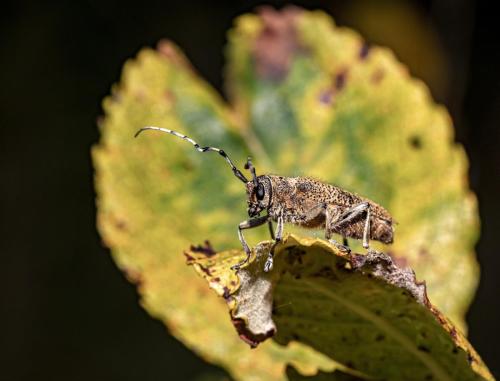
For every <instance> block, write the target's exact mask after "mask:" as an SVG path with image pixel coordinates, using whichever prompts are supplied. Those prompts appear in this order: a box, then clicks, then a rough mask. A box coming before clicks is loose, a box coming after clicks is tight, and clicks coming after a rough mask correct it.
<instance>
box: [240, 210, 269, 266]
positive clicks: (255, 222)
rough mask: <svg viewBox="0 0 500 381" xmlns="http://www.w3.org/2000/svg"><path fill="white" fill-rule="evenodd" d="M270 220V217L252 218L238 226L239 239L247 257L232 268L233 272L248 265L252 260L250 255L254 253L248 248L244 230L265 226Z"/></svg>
mask: <svg viewBox="0 0 500 381" xmlns="http://www.w3.org/2000/svg"><path fill="white" fill-rule="evenodd" d="M268 219H269V216H262V217H256V218H252V219H250V220H248V221H243V222H241V223H240V224H239V225H238V238H239V239H240V242H241V246H243V250H245V254H246V255H247V256H246V258H245V259H244V260H243V261H241V262H240V263H238V264H236V265H234V266H232V267H231V270H238V269H239V268H240V267H241V266H243V265H244V264H245V263H247V262H248V260H249V259H250V254H251V253H252V250H250V247H248V244H247V241H245V237H243V232H242V230H244V229H252V228H255V227H257V226H260V225H263V224H265V223H266V222H267V220H268Z"/></svg>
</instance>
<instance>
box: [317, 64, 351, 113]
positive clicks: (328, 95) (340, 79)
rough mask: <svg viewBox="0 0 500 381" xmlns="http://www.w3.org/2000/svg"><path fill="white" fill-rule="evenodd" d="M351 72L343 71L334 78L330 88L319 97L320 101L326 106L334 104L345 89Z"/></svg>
mask: <svg viewBox="0 0 500 381" xmlns="http://www.w3.org/2000/svg"><path fill="white" fill-rule="evenodd" d="M348 73H349V71H348V70H347V69H341V70H339V71H338V72H337V74H335V75H334V76H333V79H332V83H331V84H330V86H329V87H328V88H327V89H326V90H323V91H322V92H321V93H320V95H319V101H320V102H321V103H323V104H325V105H330V104H333V103H334V101H335V96H336V95H337V94H338V93H339V92H340V91H341V90H342V89H343V88H344V87H345V85H346V82H347V76H348Z"/></svg>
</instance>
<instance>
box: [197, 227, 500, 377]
mask: <svg viewBox="0 0 500 381" xmlns="http://www.w3.org/2000/svg"><path fill="white" fill-rule="evenodd" d="M268 250H269V243H268V242H263V243H261V244H259V245H257V246H256V247H255V250H254V254H255V255H254V256H253V257H252V259H251V260H250V262H249V264H248V265H247V266H245V267H243V268H241V269H240V270H239V271H238V272H237V273H235V272H233V271H232V270H230V266H231V264H232V263H234V262H235V260H234V259H231V253H230V252H224V253H217V254H215V255H213V256H210V257H208V258H207V257H206V256H205V255H203V254H200V253H192V252H190V253H189V254H190V255H195V256H196V259H195V260H194V261H192V262H191V263H192V264H193V265H194V266H195V268H196V270H197V272H198V273H199V274H200V275H202V276H203V277H204V278H205V279H206V280H208V281H209V284H210V287H212V288H213V289H215V290H216V291H217V292H218V293H219V295H221V296H224V297H225V299H226V302H227V303H228V307H229V311H230V316H231V321H232V323H233V325H234V326H235V328H236V330H237V333H238V335H239V337H240V338H241V339H242V340H244V341H245V342H246V343H248V344H249V345H250V346H251V347H252V348H254V347H256V346H257V345H258V344H259V343H261V342H262V341H265V340H267V339H269V338H270V337H273V339H274V340H275V341H277V342H278V343H280V344H283V345H287V344H288V343H289V342H291V341H299V342H302V343H304V344H307V345H309V346H311V347H313V348H314V349H316V350H318V351H320V352H322V353H324V354H326V355H328V356H330V357H331V358H332V359H333V360H335V361H337V362H340V363H341V364H344V365H345V366H347V367H348V368H350V369H354V370H356V371H359V372H362V373H364V374H366V375H368V376H370V377H375V378H384V379H387V380H396V379H397V380H401V379H404V380H426V379H429V380H455V379H456V378H455V375H456V372H457V369H460V372H462V374H466V375H467V377H465V378H463V379H464V380H468V379H470V380H476V379H482V378H481V377H480V375H481V376H482V377H484V379H492V378H491V375H489V372H488V370H487V368H486V367H485V366H484V364H483V363H482V361H481V359H480V358H479V356H477V354H476V353H475V352H474V350H473V349H472V347H470V345H469V344H468V343H467V341H466V339H465V338H464V337H463V335H461V334H460V332H458V331H457V329H456V328H454V327H453V325H451V323H450V322H449V321H448V320H447V319H446V318H444V316H443V315H442V314H441V313H439V311H437V309H436V308H435V307H433V306H432V305H431V303H430V302H429V300H428V298H427V293H426V287H425V283H423V282H418V281H417V280H416V278H415V273H414V272H413V270H411V269H410V268H400V267H398V266H397V265H396V264H395V263H394V261H393V260H392V258H391V257H390V256H389V255H387V254H385V253H381V252H377V251H369V252H368V254H366V255H362V254H352V255H351V254H345V253H343V252H341V251H339V250H338V249H337V248H336V247H334V246H332V245H330V244H329V243H328V242H327V241H324V240H322V239H314V238H301V237H297V236H294V235H290V236H287V237H286V238H285V240H284V242H283V244H282V245H280V246H279V247H278V248H277V249H276V255H275V267H274V270H273V271H272V272H271V273H265V272H264V271H263V264H264V262H265V260H266V258H267V253H268ZM232 254H233V255H234V252H232ZM240 255H241V254H240ZM215 279H216V280H217V281H215ZM389 359H390V361H389ZM388 364H389V365H388ZM398 364H406V365H405V367H406V368H405V369H401V367H400V366H399V365H398ZM457 367H458V368H457ZM391 372H392V373H391ZM394 372H397V374H398V378H394V374H395V373H394ZM461 379H462V378H461Z"/></svg>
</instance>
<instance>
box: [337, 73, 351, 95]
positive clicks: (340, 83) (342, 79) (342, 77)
mask: <svg viewBox="0 0 500 381" xmlns="http://www.w3.org/2000/svg"><path fill="white" fill-rule="evenodd" d="M347 74H348V71H347V69H344V70H341V71H339V72H338V73H337V74H336V75H335V90H336V91H340V90H342V89H343V88H344V86H345V83H346V80H347Z"/></svg>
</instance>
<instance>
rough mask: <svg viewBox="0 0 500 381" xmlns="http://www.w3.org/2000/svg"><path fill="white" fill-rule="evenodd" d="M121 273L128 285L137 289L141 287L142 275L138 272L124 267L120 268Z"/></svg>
mask: <svg viewBox="0 0 500 381" xmlns="http://www.w3.org/2000/svg"><path fill="white" fill-rule="evenodd" d="M122 271H123V273H124V274H125V277H126V278H127V280H128V281H129V282H130V283H133V284H135V285H136V286H138V287H139V286H141V285H142V283H143V277H142V274H141V273H140V272H139V271H138V270H135V269H132V268H129V267H124V268H122Z"/></svg>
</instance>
